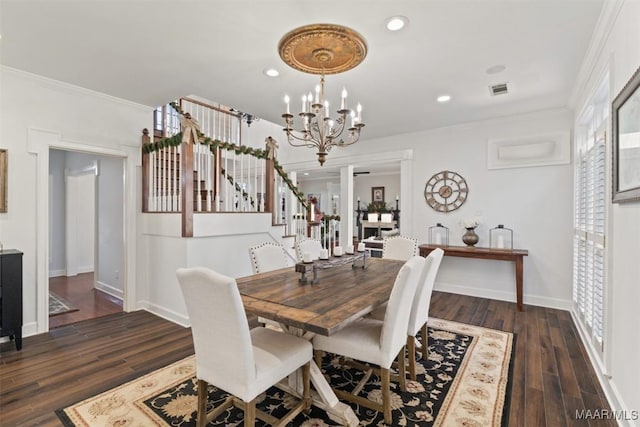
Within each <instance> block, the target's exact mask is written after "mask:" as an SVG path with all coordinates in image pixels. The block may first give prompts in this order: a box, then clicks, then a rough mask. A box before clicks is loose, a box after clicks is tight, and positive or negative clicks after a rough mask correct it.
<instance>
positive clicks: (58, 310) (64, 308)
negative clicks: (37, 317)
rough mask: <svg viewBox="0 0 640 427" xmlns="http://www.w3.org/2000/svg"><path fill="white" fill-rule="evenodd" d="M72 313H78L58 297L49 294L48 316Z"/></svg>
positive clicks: (51, 293) (67, 302)
mask: <svg viewBox="0 0 640 427" xmlns="http://www.w3.org/2000/svg"><path fill="white" fill-rule="evenodd" d="M72 311H78V309H77V308H75V307H74V306H73V305H72V304H71V303H70V302H69V301H67V300H66V299H64V298H62V297H61V296H60V295H57V294H54V293H53V292H49V316H57V315H59V314H65V313H71V312H72Z"/></svg>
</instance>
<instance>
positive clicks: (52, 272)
mask: <svg viewBox="0 0 640 427" xmlns="http://www.w3.org/2000/svg"><path fill="white" fill-rule="evenodd" d="M66 275H67V270H65V269H64V268H63V269H62V270H49V278H52V277H62V276H66Z"/></svg>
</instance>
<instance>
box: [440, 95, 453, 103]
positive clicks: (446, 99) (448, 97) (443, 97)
mask: <svg viewBox="0 0 640 427" xmlns="http://www.w3.org/2000/svg"><path fill="white" fill-rule="evenodd" d="M437 100H438V102H449V101H451V95H440V96H439V97H438V98H437Z"/></svg>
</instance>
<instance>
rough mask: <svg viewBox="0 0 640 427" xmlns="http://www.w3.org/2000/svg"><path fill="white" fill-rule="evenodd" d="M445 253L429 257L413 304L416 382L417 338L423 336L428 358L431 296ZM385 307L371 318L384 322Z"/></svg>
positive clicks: (410, 345)
mask: <svg viewBox="0 0 640 427" xmlns="http://www.w3.org/2000/svg"><path fill="white" fill-rule="evenodd" d="M443 256H444V251H443V250H442V249H440V248H437V249H434V250H433V251H431V253H429V255H427V257H426V259H425V265H424V269H423V272H422V275H421V277H420V280H419V282H418V288H417V289H416V293H415V298H414V299H413V302H412V303H411V312H410V314H409V324H408V327H407V353H408V355H409V363H408V365H409V377H410V378H411V379H412V380H414V381H415V379H416V337H417V336H418V333H421V335H422V356H423V357H427V352H428V351H429V350H428V349H429V344H428V335H427V321H428V320H429V305H430V304H431V294H432V292H433V285H434V283H435V280H436V276H437V275H438V271H439V269H440V263H441V262H442V257H443ZM384 316H385V306H382V307H379V308H377V309H376V310H374V311H372V312H371V314H370V315H369V317H370V318H372V319H376V320H378V321H384Z"/></svg>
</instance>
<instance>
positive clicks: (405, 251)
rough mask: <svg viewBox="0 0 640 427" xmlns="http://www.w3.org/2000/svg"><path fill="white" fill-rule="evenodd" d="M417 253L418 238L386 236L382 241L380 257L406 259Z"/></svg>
mask: <svg viewBox="0 0 640 427" xmlns="http://www.w3.org/2000/svg"><path fill="white" fill-rule="evenodd" d="M416 255H418V240H417V239H413V238H411V237H405V236H393V237H387V238H386V239H384V240H383V241H382V258H389V259H398V260H400V261H406V260H408V259H409V258H411V257H413V256H416Z"/></svg>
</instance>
